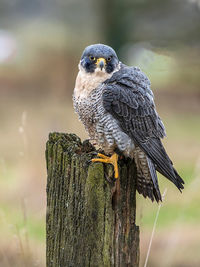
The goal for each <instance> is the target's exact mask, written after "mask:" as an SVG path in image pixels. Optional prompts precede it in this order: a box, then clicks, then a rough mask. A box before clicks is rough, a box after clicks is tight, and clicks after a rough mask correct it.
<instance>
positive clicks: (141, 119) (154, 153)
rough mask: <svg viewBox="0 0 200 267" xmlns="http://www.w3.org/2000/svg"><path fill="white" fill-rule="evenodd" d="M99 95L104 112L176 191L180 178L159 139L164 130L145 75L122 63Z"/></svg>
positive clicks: (163, 134)
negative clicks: (112, 118)
mask: <svg viewBox="0 0 200 267" xmlns="http://www.w3.org/2000/svg"><path fill="white" fill-rule="evenodd" d="M102 98H103V106H104V108H105V109H106V111H107V112H109V113H110V114H112V116H113V117H114V118H115V119H116V120H117V121H118V122H119V125H120V127H121V129H122V130H123V131H124V132H125V133H126V134H127V135H128V136H129V137H130V138H131V139H132V140H134V142H135V143H136V144H137V145H138V146H139V147H140V148H141V149H142V150H143V151H144V153H145V154H146V155H147V157H148V158H149V159H150V160H151V161H152V162H153V164H154V166H155V168H156V170H157V171H159V172H160V173H161V174H163V175H164V176H165V177H166V178H168V179H169V180H170V181H172V182H173V183H174V184H175V185H176V186H177V188H178V189H179V190H181V189H183V188H184V187H183V184H184V181H183V180H182V178H181V177H180V176H179V175H178V173H177V171H176V170H175V169H174V168H173V164H172V161H171V160H170V158H169V157H168V155H167V153H166V151H165V149H164V147H163V145H162V143H161V140H160V138H163V137H164V136H165V129H164V125H163V123H162V121H161V119H160V117H159V116H158V114H157V112H156V109H155V104H154V100H153V94H152V91H151V89H150V82H149V80H148V78H147V77H146V76H145V75H144V74H143V73H142V72H141V71H140V70H139V69H138V68H130V67H126V66H122V69H121V70H120V71H118V72H116V73H115V74H114V75H113V76H112V78H111V79H110V80H107V81H106V86H105V89H104V92H103V96H102ZM151 167H152V166H151ZM152 173H153V172H152Z"/></svg>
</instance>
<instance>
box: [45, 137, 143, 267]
mask: <svg viewBox="0 0 200 267" xmlns="http://www.w3.org/2000/svg"><path fill="white" fill-rule="evenodd" d="M94 154H95V149H94V147H93V146H92V145H91V144H90V143H89V142H88V141H84V142H83V143H81V140H80V139H79V137H77V136H76V135H74V134H63V133H52V134H50V135H49V140H48V142H47V148H46V160H47V170H48V178H47V216H46V240H47V248H46V249H47V254H46V256H47V267H68V266H69V267H70V266H71V267H72V266H74V267H75V266H80V267H85V266H86V267H87V266H91V267H103V266H106V267H109V266H115V267H117V266H120V267H122V266H134V267H135V266H139V228H138V227H137V226H136V225H135V210H136V203H135V177H134V176H135V175H136V171H135V169H134V165H133V164H130V163H131V161H130V160H127V161H126V162H125V161H124V160H121V161H120V162H119V165H120V179H118V180H117V181H116V182H113V181H112V180H110V179H111V173H112V171H113V169H112V166H109V165H108V164H106V165H107V166H105V165H103V164H102V163H91V158H93V157H94ZM109 180H110V181H109Z"/></svg>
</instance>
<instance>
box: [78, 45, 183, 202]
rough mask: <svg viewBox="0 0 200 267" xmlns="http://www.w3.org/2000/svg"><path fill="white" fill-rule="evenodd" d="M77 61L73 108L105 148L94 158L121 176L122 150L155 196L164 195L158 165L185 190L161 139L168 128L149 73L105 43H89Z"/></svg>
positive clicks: (140, 186) (140, 184)
mask: <svg viewBox="0 0 200 267" xmlns="http://www.w3.org/2000/svg"><path fill="white" fill-rule="evenodd" d="M78 67H79V72H78V75H77V77H76V82H75V87H74V92H73V105H74V109H75V112H76V113H77V114H78V116H79V120H80V121H81V122H82V123H83V125H84V126H85V129H86V131H87V132H88V134H89V137H90V140H93V142H95V143H96V144H98V145H99V146H100V147H101V148H102V150H103V151H104V154H102V153H98V158H93V159H92V162H103V163H111V164H112V165H113V166H114V178H115V179H118V178H119V170H118V158H119V155H123V156H124V157H127V158H131V159H134V161H135V164H136V168H137V180H136V189H137V191H138V193H139V194H142V195H143V196H144V197H145V198H149V199H151V201H152V202H153V201H154V200H155V201H156V202H160V201H162V196H161V193H160V189H159V185H158V179H157V171H158V172H159V173H161V174H162V175H163V176H164V177H166V178H167V179H169V180H170V181H171V182H172V183H174V185H175V186H176V187H177V188H178V189H179V190H180V192H182V189H183V188H184V186H183V184H184V181H183V179H182V178H181V177H180V176H179V174H178V172H177V171H176V169H175V168H174V167H173V163H172V161H171V160H170V158H169V156H168V155H167V152H166V150H165V148H164V146H163V144H162V142H161V139H162V138H164V137H165V136H166V131H165V127H164V124H163V122H162V120H161V118H160V117H159V115H158V113H157V111H156V107H155V102H154V94H153V92H152V90H151V83H150V80H149V79H148V78H147V76H146V75H145V74H144V73H143V72H142V71H141V70H140V68H138V67H129V66H127V65H125V64H123V63H122V62H121V61H120V60H119V59H118V56H117V54H116V52H115V50H114V49H113V48H112V47H110V46H108V45H105V44H93V45H89V46H87V47H86V48H85V49H84V51H83V53H82V56H81V59H80V62H79V65H78Z"/></svg>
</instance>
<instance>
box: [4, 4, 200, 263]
mask: <svg viewBox="0 0 200 267" xmlns="http://www.w3.org/2000/svg"><path fill="white" fill-rule="evenodd" d="M99 42H100V43H105V44H108V45H111V46H112V47H113V48H114V49H116V51H117V53H118V55H119V58H120V60H122V61H123V62H124V63H126V64H128V65H134V66H139V67H140V68H141V69H142V70H143V71H144V72H145V73H146V74H147V75H148V77H149V78H150V79H151V82H152V89H153V91H154V94H155V101H156V106H157V110H158V112H159V114H160V116H161V118H162V119H163V121H164V123H165V126H166V129H167V136H168V137H167V138H166V139H165V140H164V144H165V146H166V149H167V151H168V153H169V155H170V156H171V158H172V160H173V161H174V163H175V166H176V169H177V170H178V171H179V172H180V174H181V176H182V177H183V178H184V180H185V189H184V191H183V193H182V194H180V193H179V192H178V190H177V189H176V188H175V187H174V186H173V185H172V184H171V183H170V182H168V181H166V179H164V178H163V177H161V176H160V177H159V183H160V186H161V189H162V192H164V191H165V189H167V192H166V194H165V200H164V202H163V205H162V207H161V209H160V213H159V217H158V221H157V226H156V230H155V234H154V237H153V243H152V247H151V252H150V256H149V264H148V266H153V267H154V266H155V267H156V266H159V267H160V266H161V267H163V266H164V267H168V266H170V267H171V266H172V267H175V266H184V267H188V266H193V267H194V266H200V253H199V252H200V209H199V203H200V194H199V191H200V177H199V176H200V87H199V86H200V1H199V0H165V1H160V0H134V1H133V0H118V1H116V0H109V1H107V0H101V1H92V0H85V1H82V0H57V1H53V0H50V1H44V0H1V1H0V122H1V127H0V203H1V204H0V236H1V238H0V266H3V267H4V266H5V267H10V266H17V267H18V266H20V267H21V266H22V267H23V266H30V267H32V266H39V267H41V266H42V267H43V266H45V201H46V196H45V186H46V164H45V142H46V141H47V138H48V133H49V132H53V131H59V132H68V133H69V132H74V133H76V134H78V135H79V136H80V137H81V138H82V139H84V138H87V135H86V133H85V131H84V129H83V127H82V124H81V123H80V122H79V121H78V118H77V116H76V115H75V114H74V111H73V107H72V91H73V87H74V80H75V77H76V74H77V65H78V62H79V58H80V56H81V53H82V50H83V49H84V48H85V46H87V45H89V44H93V43H99ZM157 210H158V205H157V204H156V203H153V204H152V203H151V202H150V201H149V200H144V199H143V197H142V196H140V195H138V196H137V224H138V225H139V226H140V232H141V244H140V249H141V260H140V263H141V266H144V262H145V258H146V255H147V248H148V245H149V242H150V236H151V233H152V228H153V224H154V221H155V217H156V213H157Z"/></svg>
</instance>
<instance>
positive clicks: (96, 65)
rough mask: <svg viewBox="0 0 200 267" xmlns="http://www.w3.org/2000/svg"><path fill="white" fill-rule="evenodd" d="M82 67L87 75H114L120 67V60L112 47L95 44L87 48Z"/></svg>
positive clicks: (81, 62) (83, 55) (81, 61)
mask: <svg viewBox="0 0 200 267" xmlns="http://www.w3.org/2000/svg"><path fill="white" fill-rule="evenodd" d="M80 65H81V67H82V68H83V69H84V70H85V71H86V72H87V73H93V72H106V73H112V72H113V71H114V70H115V69H116V67H117V66H118V65H119V59H118V57H117V55H116V53H115V51H114V49H112V48H111V47H110V46H107V45H104V44H94V45H90V46H87V47H86V48H85V50H84V51H83V54H82V57H81V60H80Z"/></svg>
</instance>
